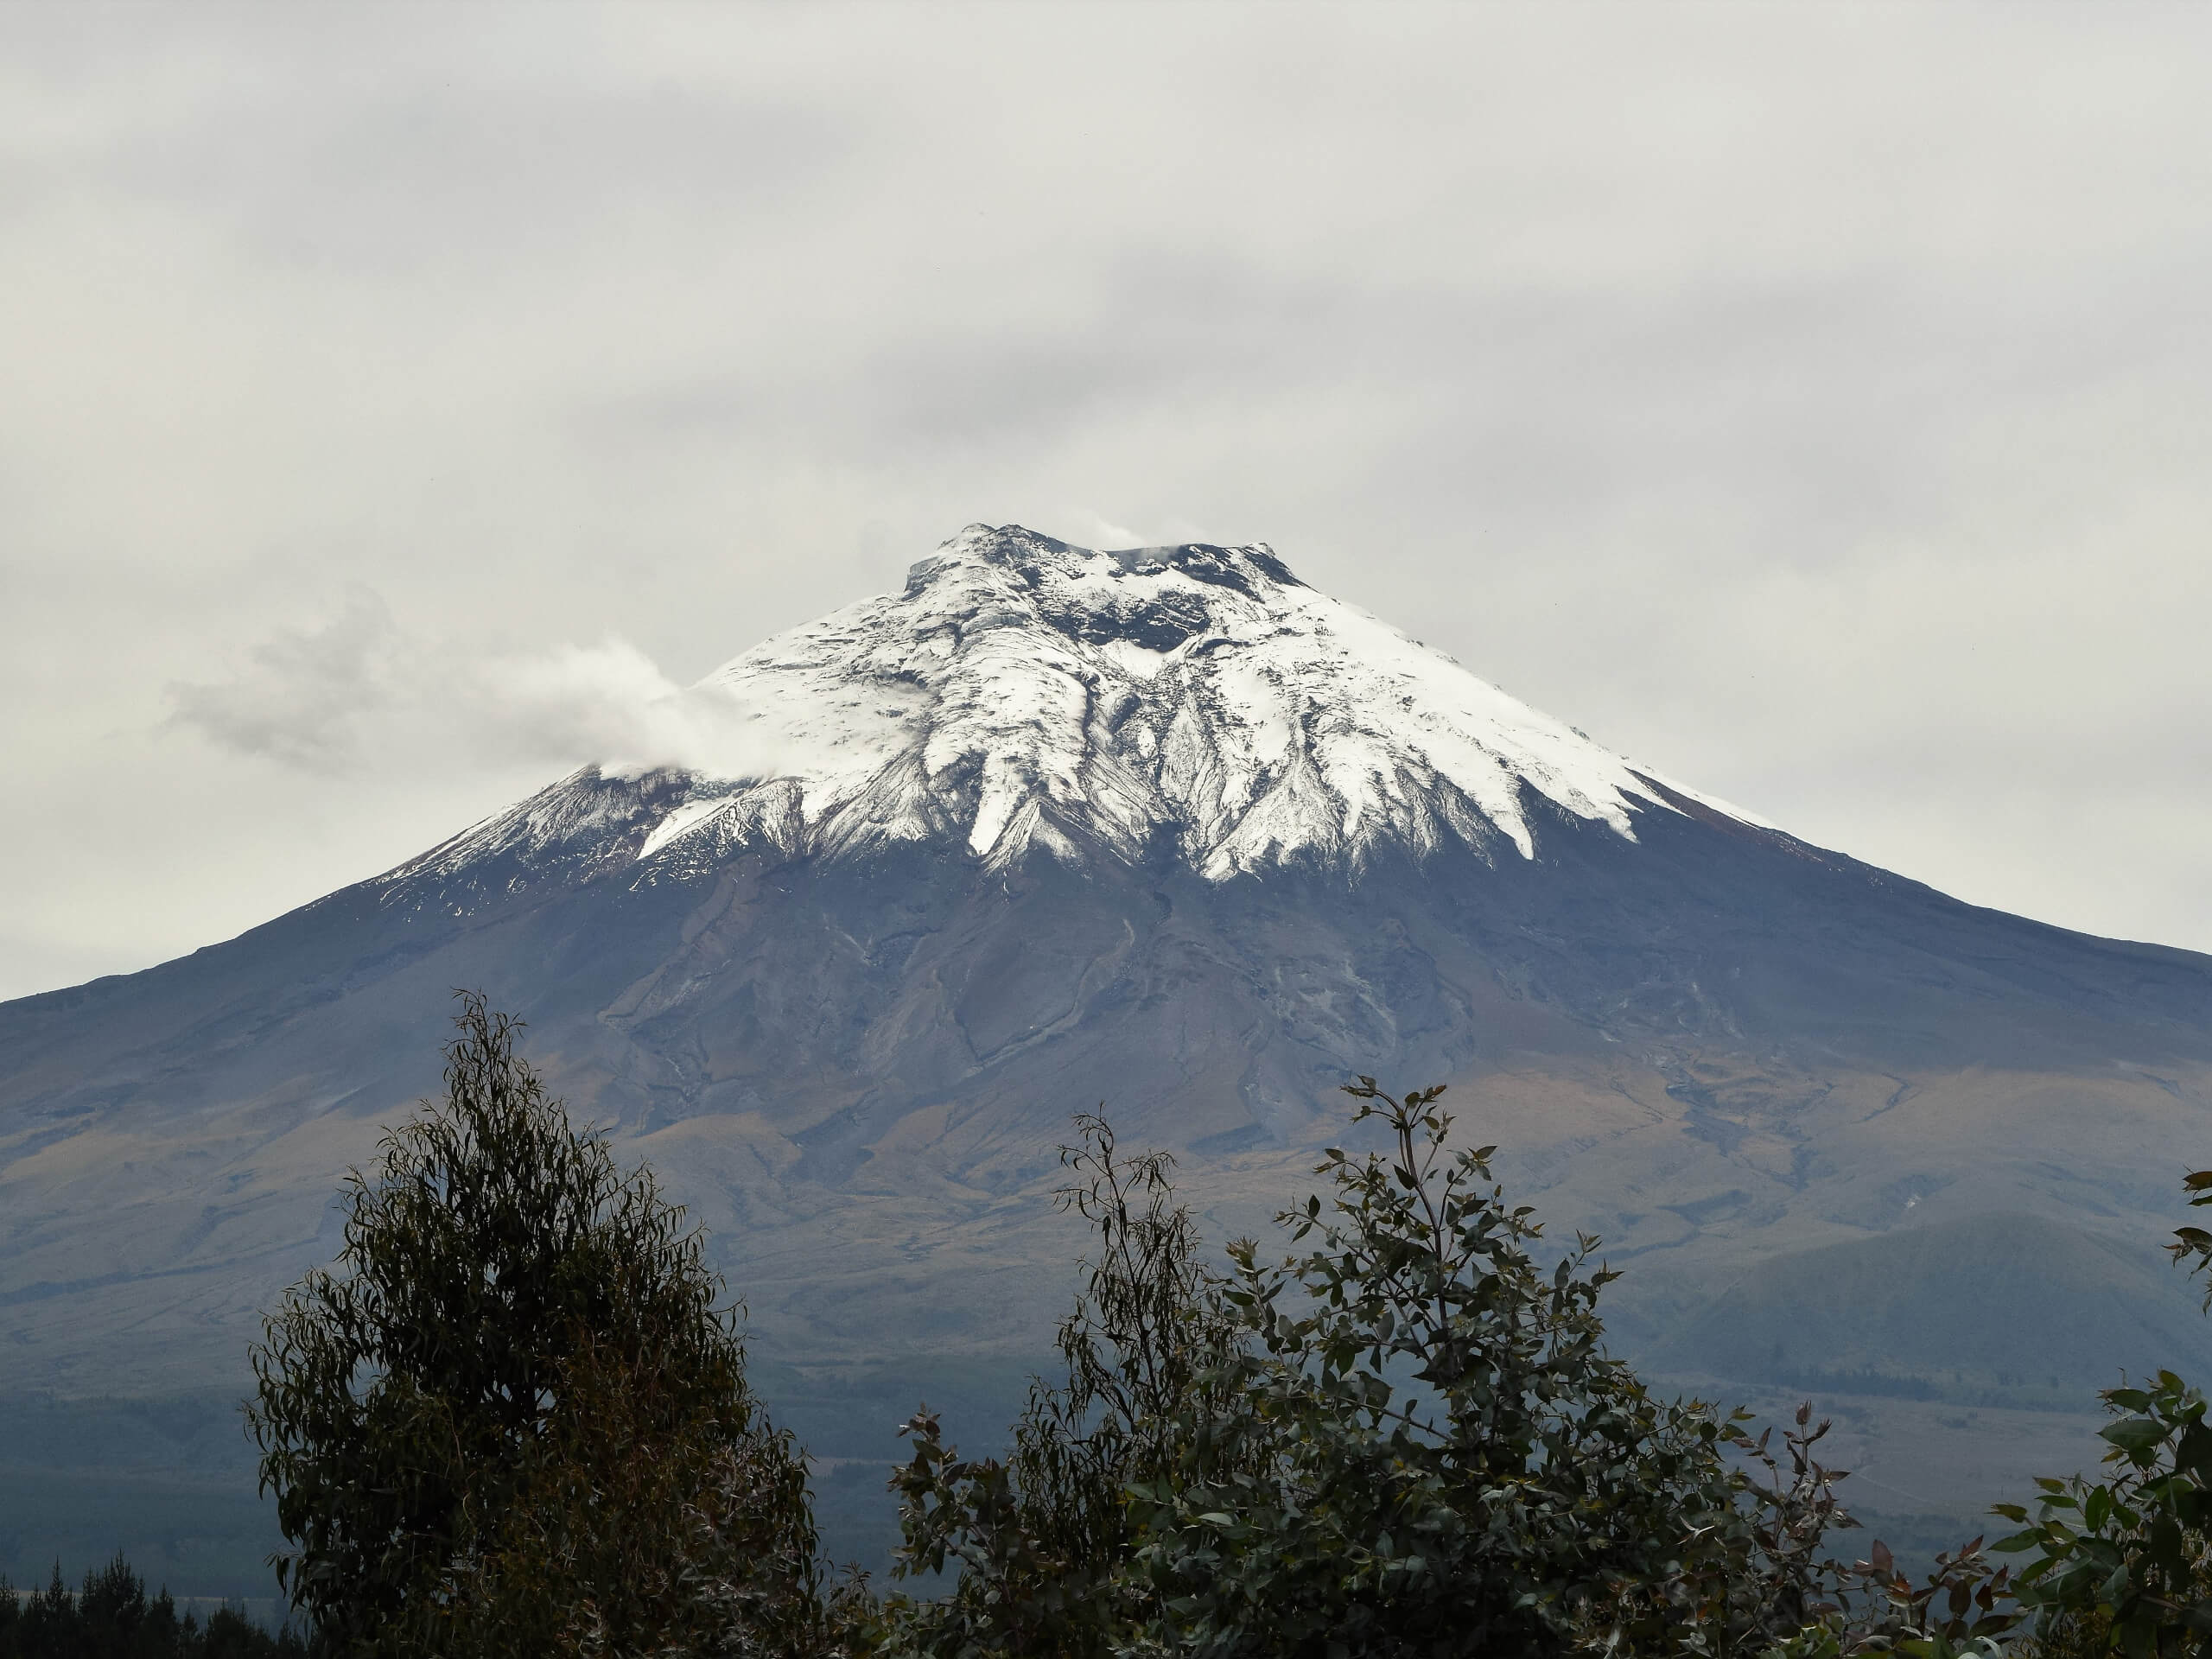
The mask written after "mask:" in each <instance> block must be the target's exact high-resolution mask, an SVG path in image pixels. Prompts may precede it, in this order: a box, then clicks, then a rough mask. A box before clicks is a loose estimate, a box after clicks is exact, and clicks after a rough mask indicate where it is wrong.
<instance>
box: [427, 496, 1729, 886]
mask: <svg viewBox="0 0 2212 1659" xmlns="http://www.w3.org/2000/svg"><path fill="white" fill-rule="evenodd" d="M687 697H688V698H689V699H690V700H691V701H692V702H694V703H696V705H697V706H698V708H699V709H702V710H704V711H706V713H707V715H708V717H707V718H706V719H705V720H704V721H703V722H702V729H705V730H708V731H709V732H710V733H711V734H712V735H711V741H708V742H706V743H704V744H702V745H701V746H698V747H697V752H696V753H687V754H686V755H685V757H684V758H683V765H682V766H680V767H673V768H672V767H668V766H650V767H649V766H642V765H639V764H638V763H636V762H630V763H627V764H622V763H619V762H612V761H611V762H610V763H609V765H608V766H607V768H606V769H605V771H603V772H602V771H601V770H600V769H597V768H592V769H587V771H586V772H582V773H579V774H578V775H577V776H576V778H575V779H569V780H568V781H567V782H566V783H564V784H563V785H556V789H555V790H554V791H547V793H546V795H543V796H541V797H539V798H537V801H535V802H531V803H524V805H523V806H522V807H518V808H517V809H515V810H514V812H512V813H509V814H506V815H504V816H503V817H501V818H498V819H494V820H493V821H491V822H490V823H486V824H485V825H484V826H482V827H481V828H480V829H479V830H477V831H473V832H471V833H470V834H469V835H468V836H464V837H461V840H460V841H458V842H454V843H449V844H448V848H446V849H440V851H439V853H437V854H433V855H429V857H428V858H426V860H425V861H422V864H418V866H416V867H411V868H422V866H423V865H427V864H429V863H431V862H433V861H435V863H436V864H438V865H439V866H440V867H442V868H453V867H454V863H455V861H456V860H457V859H465V858H466V857H467V856H468V851H467V844H468V843H474V846H475V849H476V850H479V851H481V850H485V849H486V842H487V840H488V842H492V843H495V844H498V845H501V846H508V847H513V846H517V845H518V843H523V844H530V843H539V844H543V839H542V838H543V837H545V836H549V835H550V836H552V838H553V839H557V840H564V841H568V842H574V841H575V838H576V837H577V836H579V835H580V834H581V833H582V832H583V831H584V830H586V829H591V828H593V827H594V825H595V824H597V823H600V822H601V818H600V817H599V816H598V809H595V808H593V807H590V806H588V805H587V804H585V803H584V802H582V801H577V800H570V799H569V798H567V797H568V794H569V793H570V792H573V791H577V790H588V789H591V788H594V787H598V788H605V787H610V786H618V785H620V786H621V787H622V788H623V789H624V790H625V793H624V797H623V802H624V804H621V805H620V806H617V805H615V804H613V803H609V804H607V809H606V811H607V817H606V818H605V819H604V824H605V829H607V830H609V831H612V830H614V829H616V827H617V821H619V822H620V830H621V832H622V833H623V835H624V836H625V839H626V842H627V844H628V845H629V846H631V847H632V848H633V849H634V853H633V855H634V857H636V858H637V859H639V860H640V861H652V862H653V863H654V864H655V865H656V866H663V867H676V868H681V867H688V866H691V865H695V864H702V863H714V862H719V861H721V859H722V858H724V857H727V856H729V855H732V854H734V853H735V852H737V851H739V850H741V849H744V848H747V847H755V846H761V845H772V846H773V847H776V848H778V849H781V850H783V851H785V852H786V853H790V854H794V855H797V854H806V853H811V854H818V855H824V856H829V857H839V856H847V855H861V854H865V853H867V852H868V851H869V850H871V849H882V848H885V847H887V846H889V845H892V844H895V843H899V842H926V843H935V844H939V845H950V846H956V847H958V848H960V849H963V850H964V851H965V852H966V853H967V854H969V855H972V856H973V857H975V858H976V859H978V860H980V861H982V862H983V863H984V864H985V865H986V866H988V867H992V868H1003V867H1005V866H1007V865H1009V864H1012V863H1014V862H1017V861H1020V860H1021V859H1022V858H1023V857H1024V856H1026V855H1028V854H1030V853H1032V852H1033V851H1039V850H1041V851H1044V852H1047V853H1050V854H1051V855H1054V856H1056V857H1058V858H1061V859H1063V860H1065V861H1071V862H1081V861H1084V860H1085V859H1087V858H1090V857H1096V856H1100V855H1105V856H1112V857H1119V858H1123V859H1135V858H1136V857H1137V856H1139V855H1141V853H1142V852H1143V851H1144V849H1147V847H1150V846H1153V845H1155V844H1156V843H1157V842H1159V841H1160V839H1161V838H1162V837H1165V838H1166V840H1167V841H1168V842H1170V843H1171V844H1172V845H1173V846H1174V847H1175V848H1176V849H1178V850H1179V852H1180V854H1181V855H1182V856H1183V857H1184V858H1185V860H1186V861H1188V862H1189V864H1190V865H1191V866H1192V868H1195V869H1197V870H1198V871H1199V872H1200V873H1201V874H1205V876H1207V877H1209V878H1211V879H1213V880H1226V879H1228V878H1230V877H1231V876H1233V875H1236V874H1239V873H1240V872H1254V871H1259V870H1262V869H1265V868H1268V867H1269V866H1273V865H1277V864H1281V863H1286V862H1294V861H1321V862H1325V863H1330V864H1335V865H1339V866H1344V867H1349V868H1357V867H1358V866H1359V865H1360V864H1362V863H1363V862H1364V861H1365V860H1366V859H1367V858H1368V857H1369V856H1370V855H1372V854H1373V853H1375V852H1376V851H1378V850H1380V849H1383V848H1385V847H1396V848H1401V849H1405V850H1407V851H1409V852H1411V853H1412V854H1414V855H1416V856H1419V855H1426V854H1427V853H1428V852H1430V851H1433V849H1437V848H1438V847H1440V846H1442V845H1444V844H1446V843H1447V842H1455V841H1456V842H1463V843H1465V845H1467V846H1469V847H1471V848H1472V849H1474V850H1475V851H1477V852H1478V854H1480V855H1483V856H1484V857H1489V858H1495V857H1497V856H1498V855H1501V854H1502V853H1503V850H1504V849H1506V848H1508V847H1510V848H1511V849H1513V851H1514V852H1516V853H1517V854H1518V855H1520V856H1522V857H1523V858H1529V857H1533V856H1534V855H1535V835H1534V831H1533V829H1532V828H1531V825H1530V823H1529V817H1528V814H1527V811H1526V806H1527V804H1528V802H1527V794H1526V793H1525V792H1524V791H1533V793H1534V794H1535V795H1538V796H1541V797H1543V798H1547V799H1548V800H1550V801H1551V802H1553V803H1554V804H1556V805H1557V806H1559V807H1560V808H1562V809H1564V810H1566V811H1567V812H1569V813H1571V814H1573V815H1574V816H1575V817H1580V818H1582V819H1585V820H1590V821H1595V822H1601V823H1605V825H1607V826H1609V827H1610V828H1611V829H1612V830H1613V831H1615V832H1616V833H1618V835H1620V836H1624V837H1625V838H1627V839H1629V840H1631V841H1632V840H1634V839H1635V829H1634V825H1633V819H1632V814H1633V812H1635V811H1637V810H1668V811H1671V810H1676V809H1675V807H1674V806H1673V805H1672V804H1671V803H1670V802H1669V800H1668V799H1667V798H1666V794H1668V793H1671V794H1675V795H1678V796H1683V797H1688V798H1692V799H1697V800H1704V799H1705V798H1702V797H1698V796H1696V795H1695V794H1694V791H1688V790H1686V789H1682V788H1681V786H1680V785H1674V784H1671V783H1669V784H1668V785H1666V790H1665V793H1662V791H1661V790H1660V789H1659V788H1658V787H1656V785H1655V784H1654V782H1653V781H1652V779H1653V778H1654V776H1655V775H1654V774H1653V773H1651V772H1650V771H1649V769H1648V768H1638V767H1631V766H1630V764H1629V763H1628V762H1627V761H1626V760H1623V759H1622V758H1621V757H1619V756H1618V755H1615V754H1613V753H1611V752H1610V751H1608V750H1606V749H1604V748H1602V747H1599V745H1598V744H1596V743H1594V742H1592V741H1591V740H1589V739H1588V738H1586V737H1585V736H1583V735H1582V734H1580V732H1578V731H1576V730H1575V729H1574V728H1572V727H1570V726H1567V725H1566V724H1564V723H1563V722H1561V721H1556V720H1554V719H1552V718H1551V717H1550V716H1548V715H1543V714H1540V713H1538V712H1537V711H1536V710H1535V709H1530V708H1529V707H1528V706H1527V705H1526V704H1524V703H1522V702H1517V701H1516V700H1515V699H1514V698H1512V697H1510V696H1507V695H1506V694H1505V693H1504V692H1503V691H1501V690H1498V689H1497V687H1495V686H1493V685H1491V684H1489V683H1486V682H1485V681H1483V680H1480V679H1478V678H1477V677H1475V676H1474V675H1472V674H1471V673H1469V672H1468V671H1466V670H1465V669H1464V668H1462V667H1460V666H1459V664H1458V663H1456V662H1454V661H1453V660H1452V658H1449V657H1447V656H1446V655H1445V654H1444V653H1442V652H1438V651H1434V650H1432V649H1430V648H1429V647H1427V646H1426V645H1421V644H1419V643H1418V642H1416V641H1414V640H1412V639H1408V637H1407V636H1405V635H1404V634H1402V633H1401V632H1398V631H1397V630H1396V629H1395V628H1392V627H1390V626H1387V625H1386V624H1384V623H1383V622H1380V621H1378V620H1376V619H1375V618H1374V617H1371V616H1370V615H1368V614H1367V613H1365V612H1363V611H1360V610H1358V609H1357V608H1355V607H1351V606H1350V605H1345V604H1341V603H1339V602H1338V601H1335V600H1332V599H1330V598H1328V597H1326V596H1325V595H1324V594H1319V593H1317V592H1315V591H1314V590H1313V588H1308V587H1306V585H1305V584H1304V583H1303V582H1300V581H1299V580H1298V578H1297V577H1296V576H1294V575H1292V574H1291V572H1290V570H1289V569H1288V568H1287V566H1286V565H1285V564H1284V563H1282V561H1281V560H1280V559H1279V558H1277V557H1276V556H1275V555H1274V552H1273V551H1272V550H1270V549H1268V547H1266V546H1265V545H1263V544H1260V543H1254V544H1251V545H1249V546H1243V547H1211V546H1204V545H1198V544H1186V545H1183V546H1176V547H1144V548H1128V549H1122V550H1109V551H1098V550H1092V549H1089V548H1081V547H1073V546H1071V545H1069V544H1068V543H1064V542H1058V541H1055V540H1053V539H1052V537H1046V536H1040V535H1039V534H1037V533H1036V532H1035V531H1029V530H1025V529H1023V528H1021V527H1020V526H1019V525H1012V524H1009V525H1005V526H1002V527H998V528H993V527H992V526H989V525H986V524H970V525H969V527H968V528H967V529H965V530H963V531H961V533H960V534H959V535H957V536H956V537H953V538H952V539H951V540H950V541H949V542H947V543H944V545H943V546H942V547H940V548H939V549H938V550H937V552H936V553H934V554H933V555H931V556H930V557H928V558H925V559H923V560H921V561H919V562H918V563H916V564H915V565H914V566H913V567H912V569H910V571H909V572H908V575H907V580H906V587H905V589H904V590H903V591H902V592H900V593H897V594H885V595H882V596H880V597H878V598H874V599H869V600H863V601H861V602H860V603H858V604H855V605H850V606H848V607H845V608H844V609H842V610H839V611H836V612H833V613H831V614H829V615H828V616H825V617H823V618H821V619H819V620H817V621H813V622H810V623H806V624H804V625H803V626H799V627H796V628H792V629H791V630H789V631H787V632H784V633H781V634H779V635H777V636H776V637H775V638H773V639H769V640H766V641H765V642H764V643H762V644H760V645H756V646H754V647H753V649H752V650H750V651H747V652H745V653H744V654H743V655H741V656H739V657H737V658H733V659H732V660H731V661H730V662H728V663H727V664H724V665H723V666H722V667H721V668H720V669H717V670H716V671H714V672H713V673H711V674H709V676H707V677H706V678H704V679H703V680H702V681H700V682H699V683H698V684H697V685H696V686H695V687H693V688H692V689H691V690H690V692H689V693H688V694H687ZM649 781H650V782H651V783H652V787H649V788H647V787H643V785H645V783H647V782H649ZM1706 804H1709V805H1712V806H1713V807H1715V808H1716V809H1717V810H1721V811H1724V812H1726V813H1728V814H1729V815H1730V816H1732V817H1738V818H1742V819H1744V820H1745V822H1748V823H1758V822H1759V821H1758V819H1756V818H1752V817H1751V816H1750V815H1749V814H1746V813H1743V812H1740V811H1738V810H1736V809H1734V808H1732V807H1727V806H1726V805H1724V804H1721V803H1719V802H1712V801H1707V802H1706ZM525 814H527V815H531V816H530V817H529V818H528V821H527V822H525V820H524V817H518V815H525ZM556 821H557V826H558V827H557V828H556ZM533 825H534V826H536V827H534V828H533V827H532V826H533Z"/></svg>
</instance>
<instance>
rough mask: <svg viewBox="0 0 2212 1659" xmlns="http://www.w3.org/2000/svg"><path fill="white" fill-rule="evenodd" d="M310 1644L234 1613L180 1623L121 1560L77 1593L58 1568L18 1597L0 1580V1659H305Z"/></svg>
mask: <svg viewBox="0 0 2212 1659" xmlns="http://www.w3.org/2000/svg"><path fill="white" fill-rule="evenodd" d="M306 1655H307V1644H306V1643H304V1642H302V1640H301V1639H300V1637H298V1636H297V1635H296V1633H295V1632H294V1631H293V1630H291V1628H290V1627H289V1625H288V1626H287V1627H286V1628H285V1629H284V1630H283V1631H281V1632H280V1633H278V1634H277V1635H275V1636H271V1635H270V1633H269V1632H268V1631H266V1630H263V1629H262V1628H261V1627H260V1626H259V1625H257V1624H254V1623H253V1622H252V1621H251V1619H249V1618H246V1617H245V1615H244V1614H243V1613H241V1612H239V1611H238V1610H237V1609H236V1608H234V1607H229V1606H225V1607H219V1608H217V1609H216V1610H215V1611H213V1613H211V1614H210V1615H209V1616H208V1618H207V1623H206V1624H201V1623H200V1618H199V1616H198V1615H197V1614H194V1613H192V1612H186V1613H184V1614H183V1615H182V1616H181V1617H180V1616H179V1614H178V1612H177V1610H176V1603H175V1601H173V1600H171V1599H170V1598H169V1592H168V1591H167V1590H163V1591H161V1592H159V1593H158V1594H156V1595H153V1596H150V1597H149V1595H147V1593H146V1581H145V1580H143V1579H142V1578H140V1577H139V1576H138V1574H137V1573H136V1572H135V1571H133V1570H132V1568H131V1566H130V1562H128V1561H126V1560H124V1558H123V1557H122V1556H121V1555H120V1554H118V1555H117V1556H116V1557H115V1559H114V1560H111V1561H110V1562H108V1564H107V1565H106V1566H105V1567H94V1568H92V1569H91V1570H90V1571H89V1572H87V1573H86V1574H85V1580H84V1584H83V1586H82V1587H81V1588H79V1590H78V1592H77V1593H76V1594H74V1595H72V1594H71V1593H70V1592H69V1586H67V1584H66V1583H64V1582H63V1581H62V1577H61V1567H60V1563H59V1562H56V1563H55V1564H54V1576H53V1577H52V1578H51V1579H50V1580H48V1582H47V1584H46V1586H45V1587H43V1588H42V1589H38V1590H34V1591H33V1592H31V1593H30V1594H29V1596H28V1597H18V1596H17V1595H16V1590H15V1586H12V1585H10V1583H9V1582H8V1580H6V1579H5V1578H4V1577H0V1659H306Z"/></svg>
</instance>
